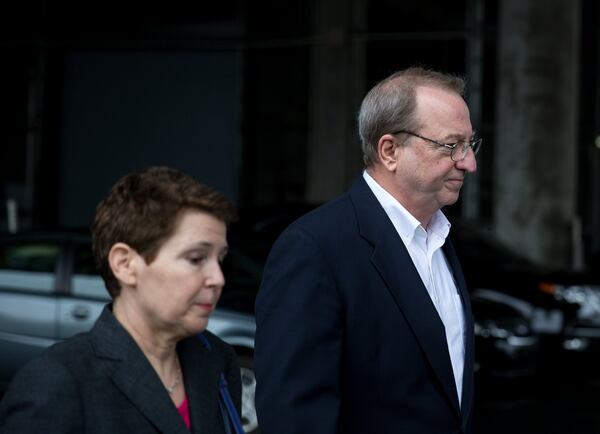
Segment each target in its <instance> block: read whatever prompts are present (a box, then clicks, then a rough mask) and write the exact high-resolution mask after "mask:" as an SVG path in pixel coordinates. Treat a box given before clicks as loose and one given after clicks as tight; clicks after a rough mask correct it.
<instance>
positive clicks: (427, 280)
mask: <svg viewBox="0 0 600 434" xmlns="http://www.w3.org/2000/svg"><path fill="white" fill-rule="evenodd" d="M363 177H364V179H365V181H366V182H367V185H368V186H369V187H370V188H371V190H372V191H373V194H374V195H375V197H376V198H377V200H378V201H379V203H380V204H381V206H382V207H383V209H384V210H385V213H386V214H387V215H388V217H389V218H390V220H391V221H392V223H393V225H394V227H395V228H396V231H397V232H398V235H400V238H401V239H402V242H403V243H404V245H405V246H406V249H407V250H408V253H409V255H410V257H411V259H412V261H413V263H414V264H415V267H416V269H417V271H418V272H419V275H420V276H421V280H422V281H423V284H424V285H425V288H426V289H427V292H428V293H429V297H430V298H431V301H432V302H433V305H434V306H435V309H436V310H437V313H438V315H439V316H440V319H441V320H442V323H443V324H444V328H445V331H446V342H447V344H448V351H449V354H450V361H451V362H452V371H453V372H454V381H455V383H456V392H457V393H458V402H459V404H460V402H461V396H462V384H463V370H464V361H465V346H464V329H465V319H464V311H463V305H462V300H461V297H460V294H459V293H458V290H457V288H456V283H455V281H454V277H453V275H452V271H451V270H450V266H449V265H448V262H447V260H446V256H445V255H444V252H443V251H442V249H441V247H442V246H443V245H444V242H445V241H446V237H447V236H448V233H449V232H450V222H449V221H448V219H447V218H446V216H445V215H444V214H443V213H442V212H441V211H439V210H438V211H437V212H436V213H435V214H434V215H433V217H432V219H431V221H430V222H429V226H428V227H427V229H425V228H424V227H423V226H422V225H421V223H420V222H419V221H418V220H417V219H416V218H415V217H413V216H412V215H411V214H410V213H409V212H408V211H407V210H406V208H404V207H403V206H402V205H401V204H400V202H398V201H397V200H396V199H394V197H393V196H392V195H391V194H389V193H388V192H387V191H386V190H384V189H383V187H381V186H380V185H379V184H378V183H377V181H375V180H374V179H373V178H372V177H371V176H370V175H369V174H368V173H367V172H366V171H365V172H363Z"/></svg>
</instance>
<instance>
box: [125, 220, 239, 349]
mask: <svg viewBox="0 0 600 434" xmlns="http://www.w3.org/2000/svg"><path fill="white" fill-rule="evenodd" d="M226 235H227V229H226V226H225V224H224V223H223V222H222V221H220V220H218V219H217V218H216V217H214V216H212V215H210V214H207V213H204V212H201V211H196V210H189V211H185V212H184V213H183V215H182V216H181V218H180V219H179V223H178V225H177V227H176V228H175V232H174V233H173V235H172V236H171V237H170V238H168V239H167V241H166V242H165V243H164V244H163V245H162V247H161V248H160V250H159V251H158V254H157V256H156V258H155V259H154V261H152V262H151V263H150V264H146V263H145V261H144V260H143V259H142V258H141V257H140V258H139V259H140V261H138V266H137V273H136V276H137V282H136V286H135V288H133V290H134V291H135V294H134V297H135V301H136V304H137V305H138V308H139V309H140V311H141V313H142V315H143V317H144V318H145V320H146V321H147V322H148V325H150V328H151V329H152V330H154V331H156V332H165V333H167V334H169V335H171V336H174V337H184V336H189V335H192V334H195V333H199V332H201V331H202V330H204V329H205V328H206V326H207V324H208V318H209V317H210V314H211V313H212V312H213V310H214V309H215V306H216V304H217V301H218V300H219V297H220V296H221V290H222V289H223V285H224V284H225V278H224V277H223V273H222V271H221V263H222V261H223V259H224V257H225V255H226V253H227V239H226Z"/></svg>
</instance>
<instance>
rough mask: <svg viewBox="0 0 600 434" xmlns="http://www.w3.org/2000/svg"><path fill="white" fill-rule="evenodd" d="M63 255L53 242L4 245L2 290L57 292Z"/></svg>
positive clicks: (0, 251) (0, 263) (1, 253)
mask: <svg viewBox="0 0 600 434" xmlns="http://www.w3.org/2000/svg"><path fill="white" fill-rule="evenodd" d="M59 254H60V246H58V245H57V244H52V243H18V244H7V245H2V246H0V289H11V290H17V291H20V290H22V291H34V292H43V293H51V292H53V291H54V286H55V282H56V275H55V272H56V265H57V263H58V257H59Z"/></svg>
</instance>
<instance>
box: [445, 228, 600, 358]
mask: <svg viewBox="0 0 600 434" xmlns="http://www.w3.org/2000/svg"><path fill="white" fill-rule="evenodd" d="M453 240H454V245H455V247H456V250H457V253H458V255H459V257H460V259H461V264H462V266H463V270H464V274H465V278H466V279H467V284H468V285H469V287H470V288H471V291H472V293H473V294H477V293H479V294H484V296H485V297H486V298H488V299H490V300H495V301H497V302H500V303H503V304H505V305H508V306H511V307H512V308H513V309H514V310H515V311H517V312H519V314H520V315H521V316H522V317H523V318H525V319H526V320H527V321H528V322H529V325H530V327H531V329H532V331H533V332H535V333H536V334H539V335H540V336H541V339H542V346H541V348H542V351H544V352H545V353H546V356H548V357H545V359H546V360H552V358H553V357H555V356H557V355H561V354H562V355H564V354H566V353H585V354H597V355H600V352H599V351H598V350H600V278H599V276H598V275H597V274H596V275H594V274H592V273H590V272H585V271H574V270H555V269H550V268H548V267H544V266H540V265H538V264H535V263H533V262H532V261H530V260H528V259H526V258H525V257H523V256H522V255H520V254H518V253H516V252H514V251H513V250H511V249H509V248H507V247H506V246H505V245H503V244H502V243H500V242H499V241H498V240H497V239H496V238H495V237H494V236H493V235H491V234H489V233H487V232H484V231H482V230H477V229H475V228H472V227H467V226H465V225H456V227H454V226H453Z"/></svg>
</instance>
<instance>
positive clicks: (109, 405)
mask: <svg viewBox="0 0 600 434" xmlns="http://www.w3.org/2000/svg"><path fill="white" fill-rule="evenodd" d="M205 335H206V336H207V338H208V339H209V342H210V343H211V345H212V350H211V351H209V350H207V349H205V348H204V346H203V345H202V343H201V342H200V341H199V340H198V339H197V338H195V337H191V338H187V339H184V340H182V341H181V342H179V344H178V345H177V352H178V354H179V357H180V361H181V363H182V370H183V376H184V383H185V388H186V393H187V395H188V399H189V406H190V419H191V425H192V432H194V433H202V434H206V433H219V434H221V433H224V428H223V419H222V416H221V414H220V412H219V407H218V399H219V373H220V372H221V371H224V372H225V375H226V377H227V380H228V382H229V389H230V391H231V394H232V396H233V400H234V402H235V403H236V406H237V408H238V410H239V408H240V396H241V382H240V371H239V368H238V366H237V363H236V361H235V354H234V352H233V350H232V349H231V348H230V347H229V346H228V345H227V344H225V343H224V342H222V341H221V340H220V339H219V338H217V337H216V336H214V335H212V334H211V333H209V332H205ZM0 433H2V434H9V433H10V434H20V433H51V434H54V433H74V434H75V433H102V434H106V433H111V434H112V433H128V434H131V433H168V434H177V433H179V434H185V433H188V434H189V431H188V430H187V428H186V426H185V424H184V423H183V419H182V418H181V416H180V415H179V413H178V412H177V409H176V408H175V405H174V404H173V402H172V401H171V398H170V397H169V394H168V393H167V391H166V390H165V388H164V386H163V385H162V383H161V381H160V379H159V378H158V375H157V374H156V373H155V371H154V369H153V368H152V366H151V365H150V362H149V361H148V360H147V359H146V357H145V356H144V354H143V353H142V351H141V350H140V349H139V347H138V346H137V344H136V343H135V341H134V340H133V339H132V337H131V336H130V335H129V333H128V332H127V331H126V330H125V329H124V328H123V327H122V326H121V325H120V323H119V322H118V321H117V320H116V318H115V317H114V316H113V314H112V313H111V311H110V309H109V308H108V307H106V308H105V309H104V311H103V312H102V314H101V316H100V317H99V318H98V321H97V322H96V324H95V325H94V327H93V328H92V330H91V331H90V332H88V333H83V334H80V335H77V336H75V337H73V338H71V339H69V340H67V341H65V342H63V343H59V344H57V345H54V346H53V347H51V348H49V349H48V350H47V351H45V352H44V353H43V354H42V355H41V357H39V358H37V359H35V360H33V361H32V362H30V363H29V364H28V365H26V366H25V367H24V368H23V369H21V370H20V371H19V372H18V373H17V375H16V376H15V378H14V379H13V381H12V383H11V385H10V386H9V389H8V391H7V393H6V395H5V396H4V398H3V400H2V402H1V403H0Z"/></svg>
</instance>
